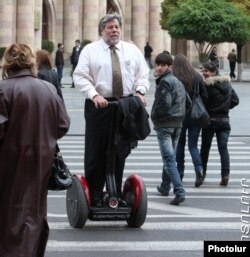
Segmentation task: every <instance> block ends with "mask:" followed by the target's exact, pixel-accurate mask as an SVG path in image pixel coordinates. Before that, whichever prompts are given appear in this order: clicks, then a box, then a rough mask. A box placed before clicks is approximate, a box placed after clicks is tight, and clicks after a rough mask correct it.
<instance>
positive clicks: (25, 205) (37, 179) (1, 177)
mask: <svg viewBox="0 0 250 257" xmlns="http://www.w3.org/2000/svg"><path fill="white" fill-rule="evenodd" d="M69 124H70V121H69V116H68V114H67V112H66V109H65V105H64V103H63V101H62V100H61V98H60V97H59V96H58V95H57V94H56V90H55V88H54V86H53V85H51V84H50V83H48V82H46V81H41V80H40V79H37V78H36V77H34V76H32V75H31V73H30V71H29V70H23V71H21V72H18V73H17V74H14V75H13V76H12V77H11V78H8V79H6V80H3V81H0V257H42V256H44V252H45V247H46V242H47V239H48V233H49V228H48V224H47V221H46V215H47V185H48V180H49V176H50V167H51V164H52V158H53V154H54V151H55V145H56V141H57V139H59V138H61V137H62V136H64V135H65V134H66V132H67V131H68V128H69Z"/></svg>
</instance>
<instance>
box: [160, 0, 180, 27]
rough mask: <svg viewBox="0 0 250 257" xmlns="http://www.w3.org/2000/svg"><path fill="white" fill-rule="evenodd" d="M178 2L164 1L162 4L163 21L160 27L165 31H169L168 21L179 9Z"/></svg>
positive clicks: (173, 0) (176, 0)
mask: <svg viewBox="0 0 250 257" xmlns="http://www.w3.org/2000/svg"><path fill="white" fill-rule="evenodd" d="M177 2H178V0H164V1H163V2H162V3H161V9H162V12H161V20H160V25H161V27H162V28H163V29H167V19H168V16H169V15H170V13H171V12H173V11H174V10H175V8H176V7H177Z"/></svg>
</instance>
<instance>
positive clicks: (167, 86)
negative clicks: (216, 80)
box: [151, 53, 186, 205]
mask: <svg viewBox="0 0 250 257" xmlns="http://www.w3.org/2000/svg"><path fill="white" fill-rule="evenodd" d="M172 63H173V59H172V57H171V55H169V54H166V53H160V54H158V55H157V56H156V59H155V65H156V66H155V70H156V74H157V75H158V77H157V79H156V90H155V100H154V103H153V106H152V110H151V119H152V121H153V124H154V129H155V131H156V135H157V139H158V143H159V147H160V151H161V156H162V161H163V174H162V179H163V181H162V183H161V185H160V186H158V187H157V190H158V191H159V192H160V193H161V194H162V195H165V196H168V195H169V191H170V189H171V183H172V184H173V187H174V194H175V198H174V199H173V200H172V201H170V204H172V205H179V204H180V203H182V202H184V201H185V190H184V188H183V185H182V181H181V178H180V174H179V172H178V170H177V167H176V159H175V153H176V147H177V143H178V139H179V136H180V133H181V126H182V121H183V119H184V117H185V105H186V91H185V88H184V85H183V84H182V82H181V81H179V80H178V79H177V78H176V77H175V76H174V75H173V73H172V71H171V69H170V67H171V65H172Z"/></svg>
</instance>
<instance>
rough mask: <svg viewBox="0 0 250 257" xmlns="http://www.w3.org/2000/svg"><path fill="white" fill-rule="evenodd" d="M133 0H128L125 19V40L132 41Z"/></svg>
mask: <svg viewBox="0 0 250 257" xmlns="http://www.w3.org/2000/svg"><path fill="white" fill-rule="evenodd" d="M131 1H132V0H126V5H125V14H124V20H123V28H122V30H123V32H124V40H131V41H132V22H131V21H132V4H131Z"/></svg>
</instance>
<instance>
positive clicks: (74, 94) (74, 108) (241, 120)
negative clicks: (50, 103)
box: [62, 70, 250, 136]
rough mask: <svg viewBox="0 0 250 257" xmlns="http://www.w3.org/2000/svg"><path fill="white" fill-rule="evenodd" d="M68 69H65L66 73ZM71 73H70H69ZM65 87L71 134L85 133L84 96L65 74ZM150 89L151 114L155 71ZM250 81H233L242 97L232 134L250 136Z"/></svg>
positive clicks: (233, 114) (247, 76) (247, 75)
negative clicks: (72, 85)
mask: <svg viewBox="0 0 250 257" xmlns="http://www.w3.org/2000/svg"><path fill="white" fill-rule="evenodd" d="M66 72H67V70H66V71H65V73H66ZM220 73H221V74H222V75H224V74H228V73H227V72H226V71H221V72H220ZM69 74H70V73H69ZM243 78H245V79H248V80H249V81H250V71H245V72H244V73H243ZM62 82H63V85H64V88H63V95H64V100H65V103H66V106H67V110H68V112H69V115H70V117H71V126H70V130H69V132H68V134H69V135H76V134H81V135H82V134H84V133H85V120H84V98H83V97H82V95H81V93H80V92H79V91H78V90H77V89H76V88H70V87H71V83H72V78H71V77H70V76H64V77H63V79H62ZM150 84H151V86H150V89H149V91H148V92H147V95H146V100H147V107H146V109H147V111H148V113H149V114H150V112H151V108H152V104H153V101H154V92H155V78H154V76H153V72H152V71H151V73H150ZM248 85H250V83H247V82H246V81H245V82H237V81H235V80H233V81H232V86H233V88H234V89H235V91H236V93H237V94H238V96H239V98H240V104H239V105H238V106H236V107H235V108H234V109H232V110H231V111H230V123H231V136H250V108H249V101H250V86H248ZM150 125H151V131H152V132H151V135H155V131H154V130H153V125H152V122H151V119H150Z"/></svg>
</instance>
